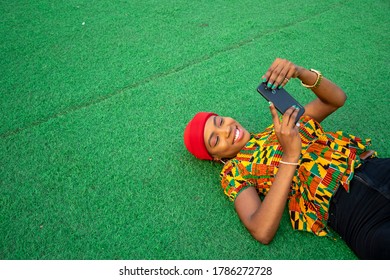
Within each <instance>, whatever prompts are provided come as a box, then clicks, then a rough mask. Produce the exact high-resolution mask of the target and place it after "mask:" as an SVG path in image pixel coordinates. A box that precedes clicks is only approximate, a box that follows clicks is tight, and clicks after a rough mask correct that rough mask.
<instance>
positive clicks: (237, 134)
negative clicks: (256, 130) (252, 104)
mask: <svg viewBox="0 0 390 280" xmlns="http://www.w3.org/2000/svg"><path fill="white" fill-rule="evenodd" d="M239 135H240V132H239V131H238V129H236V134H235V135H234V142H236V141H237V138H238V136H239Z"/></svg>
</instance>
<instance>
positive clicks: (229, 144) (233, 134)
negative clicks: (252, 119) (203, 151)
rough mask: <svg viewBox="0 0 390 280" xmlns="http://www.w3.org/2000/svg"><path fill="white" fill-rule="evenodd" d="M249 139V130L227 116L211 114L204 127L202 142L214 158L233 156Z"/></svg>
mask: <svg viewBox="0 0 390 280" xmlns="http://www.w3.org/2000/svg"><path fill="white" fill-rule="evenodd" d="M249 139H250V134H249V132H248V131H247V130H246V129H245V128H243V127H242V126H241V125H240V124H239V123H238V122H237V121H236V120H234V119H232V118H229V117H221V116H211V117H210V118H209V119H208V120H207V122H206V125H205V128H204V143H205V145H206V148H207V151H208V152H209V154H210V155H211V156H212V157H213V158H214V159H215V160H220V159H223V158H233V157H235V156H236V155H237V154H238V152H239V151H240V150H241V149H242V148H243V147H244V146H245V144H246V143H247V142H248V141H249Z"/></svg>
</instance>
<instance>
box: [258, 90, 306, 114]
mask: <svg viewBox="0 0 390 280" xmlns="http://www.w3.org/2000/svg"><path fill="white" fill-rule="evenodd" d="M257 91H258V92H259V93H260V94H261V95H262V96H263V97H264V98H265V99H266V100H267V101H271V102H272V103H273V104H274V105H275V108H276V110H278V111H279V112H280V113H281V114H284V112H286V110H287V109H288V108H291V106H293V105H295V106H298V108H299V112H298V116H297V119H296V121H298V120H299V118H300V117H301V116H302V115H303V114H304V113H305V108H304V107H303V106H302V105H301V104H299V102H298V101H296V100H295V99H294V97H292V96H291V95H290V94H289V93H288V92H287V91H286V90H285V89H284V88H276V89H272V88H269V87H267V83H266V82H264V83H261V84H260V85H259V86H258V87H257Z"/></svg>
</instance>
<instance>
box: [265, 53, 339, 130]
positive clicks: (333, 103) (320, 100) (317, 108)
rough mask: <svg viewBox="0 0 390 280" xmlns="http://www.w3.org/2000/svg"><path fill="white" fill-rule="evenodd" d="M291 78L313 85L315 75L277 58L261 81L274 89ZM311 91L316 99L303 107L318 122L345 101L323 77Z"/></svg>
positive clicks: (336, 88) (337, 90) (283, 84)
mask: <svg viewBox="0 0 390 280" xmlns="http://www.w3.org/2000/svg"><path fill="white" fill-rule="evenodd" d="M291 78H298V79H300V80H301V81H302V82H303V83H305V84H307V85H313V84H315V82H316V80H317V73H315V72H312V71H310V70H308V69H305V68H304V67H301V66H297V65H295V64H293V63H292V62H290V61H288V60H285V59H280V58H277V59H275V61H274V62H273V63H272V65H271V66H270V68H269V69H268V71H267V73H266V74H265V75H264V76H263V79H264V80H266V81H267V82H268V83H269V85H273V86H274V87H278V86H279V85H281V86H285V85H286V84H287V82H288V81H289V79H291ZM311 90H312V92H313V93H314V94H315V95H316V96H317V98H316V99H314V100H313V101H311V102H310V103H308V104H307V105H306V106H305V114H306V115H309V116H311V117H312V118H313V119H315V120H316V121H318V122H321V121H323V120H324V119H325V118H326V117H327V116H329V115H330V114H332V113H333V112H334V111H336V110H337V109H338V108H340V107H341V106H343V105H344V103H345V100H346V99H347V96H346V95H345V93H344V91H343V90H342V89H341V88H340V87H339V86H337V85H336V84H334V83H333V82H331V81H330V80H328V79H327V78H325V77H323V78H322V80H321V83H320V84H319V86H318V87H315V88H311Z"/></svg>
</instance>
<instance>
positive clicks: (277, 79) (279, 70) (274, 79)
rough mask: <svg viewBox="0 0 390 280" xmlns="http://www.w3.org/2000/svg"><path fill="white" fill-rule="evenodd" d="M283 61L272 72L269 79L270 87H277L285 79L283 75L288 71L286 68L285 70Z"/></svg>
mask: <svg viewBox="0 0 390 280" xmlns="http://www.w3.org/2000/svg"><path fill="white" fill-rule="evenodd" d="M283 63H284V61H281V63H279V64H278V65H276V66H275V67H274V68H273V69H272V72H271V73H270V77H269V79H268V84H267V86H268V87H270V88H272V89H275V88H276V87H277V86H278V85H279V84H280V83H281V82H282V81H283V78H282V77H281V76H282V75H285V73H286V72H285V70H283V69H284V65H283Z"/></svg>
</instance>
